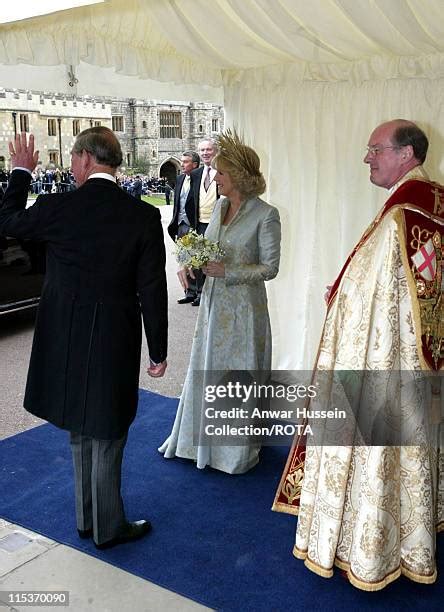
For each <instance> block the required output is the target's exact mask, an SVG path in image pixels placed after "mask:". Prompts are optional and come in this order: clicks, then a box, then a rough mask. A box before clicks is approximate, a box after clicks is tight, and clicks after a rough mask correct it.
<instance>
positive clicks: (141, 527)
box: [95, 521, 151, 550]
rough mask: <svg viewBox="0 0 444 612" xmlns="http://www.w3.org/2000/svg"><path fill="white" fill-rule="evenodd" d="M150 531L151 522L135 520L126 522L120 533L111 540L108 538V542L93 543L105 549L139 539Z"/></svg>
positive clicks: (100, 548)
mask: <svg viewBox="0 0 444 612" xmlns="http://www.w3.org/2000/svg"><path fill="white" fill-rule="evenodd" d="M150 531H151V523H150V522H149V521H135V522H134V523H127V524H126V525H125V527H124V528H123V530H122V532H121V533H120V535H118V536H116V537H115V538H113V539H112V540H108V542H103V544H95V546H96V548H98V549H99V550H105V549H107V548H112V547H113V546H117V545H118V544H125V542H132V541H133V540H139V539H140V538H143V536H145V535H146V534H147V533H149V532H150Z"/></svg>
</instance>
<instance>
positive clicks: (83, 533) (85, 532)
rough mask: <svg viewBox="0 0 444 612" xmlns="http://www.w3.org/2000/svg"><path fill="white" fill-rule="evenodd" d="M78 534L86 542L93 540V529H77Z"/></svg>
mask: <svg viewBox="0 0 444 612" xmlns="http://www.w3.org/2000/svg"><path fill="white" fill-rule="evenodd" d="M77 533H78V534H79V538H82V540H86V539H87V538H92V536H93V530H92V529H77Z"/></svg>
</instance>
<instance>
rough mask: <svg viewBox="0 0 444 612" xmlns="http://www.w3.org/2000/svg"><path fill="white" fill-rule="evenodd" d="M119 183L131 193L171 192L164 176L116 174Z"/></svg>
mask: <svg viewBox="0 0 444 612" xmlns="http://www.w3.org/2000/svg"><path fill="white" fill-rule="evenodd" d="M117 182H118V183H119V185H120V186H121V187H122V189H124V190H125V191H127V192H128V193H130V194H131V195H135V196H138V195H150V194H151V193H165V195H166V193H167V192H169V193H171V186H170V185H169V183H168V181H167V179H166V178H165V177H160V178H158V177H155V176H151V177H150V176H146V175H145V174H137V175H135V176H129V175H127V174H119V175H117ZM167 203H168V202H167Z"/></svg>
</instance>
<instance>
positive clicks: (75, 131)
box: [72, 119, 80, 136]
mask: <svg viewBox="0 0 444 612" xmlns="http://www.w3.org/2000/svg"><path fill="white" fill-rule="evenodd" d="M77 134H80V119H73V122H72V135H73V136H77Z"/></svg>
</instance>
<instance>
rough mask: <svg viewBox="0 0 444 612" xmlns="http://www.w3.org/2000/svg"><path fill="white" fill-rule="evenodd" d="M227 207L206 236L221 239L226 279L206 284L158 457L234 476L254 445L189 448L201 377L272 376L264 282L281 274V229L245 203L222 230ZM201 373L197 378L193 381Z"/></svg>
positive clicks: (268, 211)
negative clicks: (217, 373) (174, 407)
mask: <svg viewBox="0 0 444 612" xmlns="http://www.w3.org/2000/svg"><path fill="white" fill-rule="evenodd" d="M228 205H229V201H228V200H227V199H226V198H221V199H219V200H218V201H217V203H216V206H215V209H214V212H213V215H212V218H211V221H210V224H209V225H208V228H207V231H206V234H205V235H206V237H207V238H209V239H210V240H213V241H216V240H220V243H221V246H222V247H223V248H224V250H225V251H226V256H225V257H224V263H225V278H213V277H207V278H206V281H205V285H204V289H203V292H202V298H201V304H200V308H199V315H198V318H197V323H196V330H195V335H194V341H193V347H192V350H191V358H190V365H189V368H188V373H187V377H186V380H185V385H184V388H183V391H182V396H181V398H180V403H179V406H178V409H177V414H176V419H175V422H174V425H173V429H172V432H171V434H170V436H169V437H168V438H167V440H166V441H165V442H164V444H163V445H162V446H161V447H160V449H159V450H160V452H163V453H164V455H165V457H166V458H172V457H174V456H177V457H183V458H186V459H194V460H195V461H196V462H197V467H198V468H204V467H205V466H206V465H209V466H211V467H213V468H216V469H218V470H222V471H224V472H228V473H229V474H239V473H242V472H246V471H247V470H249V469H250V468H252V467H253V466H254V465H255V464H256V463H257V462H258V455H259V450H260V446H259V445H258V444H256V445H252V444H249V445H246V446H220V445H217V444H211V443H210V444H208V437H207V438H206V439H205V445H202V446H195V445H193V434H194V436H195V439H196V436H199V427H201V425H200V423H199V421H200V418H199V415H200V412H202V411H203V406H204V401H203V400H204V397H203V394H204V386H205V385H206V384H208V380H209V378H208V377H207V373H209V372H210V371H215V370H223V371H231V370H249V371H257V370H270V369H271V329H270V320H269V316H268V308H267V294H266V291H265V282H264V281H266V280H270V279H272V278H274V277H275V276H276V274H277V273H278V270H279V259H280V238H281V226H280V220H279V213H278V210H277V209H276V208H274V207H273V206H270V205H269V204H267V203H266V202H264V201H263V200H261V199H260V198H252V199H250V200H247V201H246V202H244V203H243V204H242V205H241V207H240V209H239V212H238V213H237V215H236V216H235V217H234V218H233V219H232V221H231V223H230V224H229V225H227V226H222V221H223V219H224V216H225V213H226V210H227V208H228ZM202 371H204V374H203V375H199V374H197V375H196V373H198V372H202ZM193 373H194V380H193ZM211 383H214V379H211ZM193 406H194V419H193ZM214 407H215V408H217V402H216V404H214ZM193 420H194V422H195V423H194V428H193Z"/></svg>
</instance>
